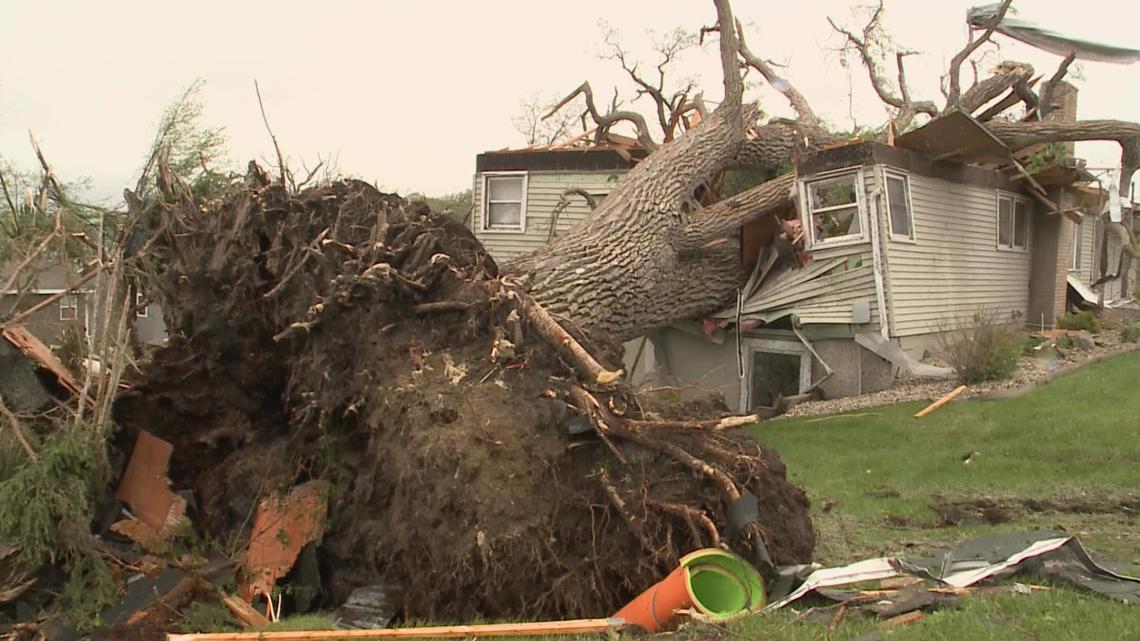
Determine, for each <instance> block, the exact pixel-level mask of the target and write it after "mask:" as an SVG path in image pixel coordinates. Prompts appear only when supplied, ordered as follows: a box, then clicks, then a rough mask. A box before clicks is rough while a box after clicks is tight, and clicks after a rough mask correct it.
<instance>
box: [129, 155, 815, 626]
mask: <svg viewBox="0 0 1140 641" xmlns="http://www.w3.org/2000/svg"><path fill="white" fill-rule="evenodd" d="M162 187H163V190H162V191H163V196H162V200H161V201H160V202H155V203H150V204H149V206H148V208H147V209H146V212H145V215H144V216H143V220H144V221H145V222H146V225H147V227H148V229H149V231H150V233H151V234H153V242H152V243H151V244H150V245H149V246H148V249H147V251H148V252H149V254H150V256H149V258H150V259H151V260H150V262H151V263H152V264H154V265H156V266H157V268H156V270H155V283H154V285H155V286H156V287H157V288H158V290H159V291H160V292H162V296H161V298H162V302H163V303H164V306H165V308H166V313H167V314H168V319H169V324H170V327H171V329H172V334H173V338H172V344H171V345H170V347H168V348H166V349H165V350H164V351H163V352H161V353H159V354H158V355H157V356H156V357H155V359H154V361H153V363H152V364H151V365H150V366H149V368H148V370H147V378H146V380H145V381H144V382H142V383H141V384H140V385H139V386H137V387H136V389H135V390H133V391H132V392H129V393H128V394H126V395H124V396H123V398H122V399H121V401H120V403H119V406H118V415H119V418H120V420H121V421H123V422H124V423H125V424H127V425H129V426H130V427H131V430H130V432H134V431H136V430H137V429H140V428H146V429H150V430H152V431H154V432H156V433H158V434H159V435H160V436H162V437H163V438H166V439H168V440H171V441H172V442H173V443H174V444H175V448H176V449H175V460H174V462H173V468H172V472H171V475H172V478H173V479H174V482H175V484H176V485H178V484H180V485H181V486H184V487H187V488H190V489H193V490H194V492H195V498H196V502H197V505H198V512H197V514H196V515H195V523H196V525H197V527H198V528H199V529H201V530H202V531H203V532H204V533H206V534H209V535H211V536H213V537H217V538H219V539H223V540H233V539H235V538H237V539H238V540H240V537H241V536H248V523H249V514H250V512H251V511H252V510H253V509H254V505H255V503H256V500H257V498H258V497H259V496H261V495H264V494H265V493H267V492H272V491H278V490H281V489H283V488H288V487H289V486H291V485H294V484H296V483H298V482H301V481H304V480H308V479H310V478H323V479H326V480H329V481H331V482H332V483H333V487H334V488H335V489H334V492H333V495H332V497H331V502H330V515H329V520H328V527H327V533H326V534H325V538H324V540H323V541H322V543H321V545H320V548H319V559H320V568H321V570H322V582H321V584H322V590H323V594H322V596H321V600H322V601H323V602H324V603H326V604H329V605H335V604H337V603H339V602H340V601H341V600H343V599H344V598H345V597H346V596H347V594H348V592H349V591H350V590H351V589H352V588H354V587H356V586H359V585H363V584H367V583H376V582H380V581H384V582H389V583H397V584H399V585H400V586H401V590H400V591H399V594H400V595H401V597H402V606H403V614H404V615H405V616H406V617H411V618H430V619H437V620H439V619H468V618H470V617H472V616H476V615H478V616H484V617H512V618H517V617H576V616H603V615H607V614H609V613H611V612H613V611H614V610H616V609H617V608H618V607H619V606H620V605H622V604H623V603H624V602H625V601H626V600H627V599H629V598H631V597H632V596H634V595H636V594H637V593H638V592H640V591H641V590H643V589H645V588H646V587H647V586H649V585H650V584H652V583H654V582H655V581H657V580H659V579H660V578H661V576H662V575H663V574H664V573H665V572H667V571H668V570H669V569H671V567H673V566H675V564H676V562H677V559H678V558H679V556H681V555H682V554H684V553H685V552H688V551H690V550H692V549H694V548H697V547H704V546H709V545H713V544H714V543H716V542H717V540H718V539H721V538H722V537H723V538H724V539H725V541H726V542H727V543H729V544H730V545H731V546H732V547H733V548H734V549H736V550H737V551H738V552H740V553H742V554H745V555H749V556H750V555H751V552H750V548H749V541H748V540H747V537H746V536H736V537H735V538H733V537H729V536H728V534H727V529H728V528H727V524H726V522H725V515H726V511H727V506H728V503H729V502H730V501H731V500H732V499H733V493H734V492H735V493H736V494H739V493H741V492H751V493H752V494H754V495H755V496H757V497H758V499H759V504H760V520H759V522H758V523H756V524H753V526H751V527H752V529H751V530H750V531H752V532H759V534H760V536H762V538H763V539H764V540H765V541H766V542H767V545H768V549H769V550H770V552H771V554H772V557H773V559H774V560H775V561H776V562H778V563H779V562H799V561H806V560H808V559H810V556H811V551H812V548H813V545H814V535H813V532H812V528H811V523H810V520H809V516H808V504H807V499H806V497H805V496H804V494H803V492H802V491H801V490H799V489H798V488H795V487H794V486H792V485H791V484H789V483H788V482H787V480H786V478H785V472H784V467H783V464H782V463H781V462H780V460H779V458H778V456H777V455H776V454H775V452H773V451H772V450H769V449H766V448H763V447H761V446H760V445H759V444H758V443H757V442H756V441H755V440H754V439H752V438H751V437H749V436H748V435H747V434H745V433H742V432H739V431H737V432H714V431H702V430H698V429H692V427H693V426H689V428H686V427H682V426H680V425H678V424H676V423H664V422H660V421H659V422H650V421H649V420H648V419H655V418H659V417H655V416H652V415H643V414H642V413H641V412H640V410H638V409H637V408H638V407H639V403H638V401H637V399H636V397H635V396H634V395H633V393H632V392H630V391H629V390H625V389H621V388H616V389H615V388H610V389H601V388H597V387H594V386H590V385H583V386H580V383H579V382H578V379H577V377H576V376H575V373H574V370H573V369H572V368H571V367H570V366H568V364H567V363H566V362H564V361H563V359H562V358H561V357H560V356H559V352H558V350H556V349H554V348H553V347H552V346H551V344H550V342H549V341H547V340H544V339H543V338H542V337H541V336H540V335H539V334H538V333H537V332H536V331H532V327H531V325H530V324H528V323H527V320H526V318H527V317H526V314H525V313H524V311H523V307H522V304H521V302H522V300H523V298H524V297H525V293H523V292H522V291H521V290H520V289H517V287H516V286H515V285H514V284H513V283H511V282H510V279H509V278H499V275H498V274H497V268H496V266H495V264H494V262H493V261H492V260H491V259H490V258H489V257H488V256H487V255H486V253H485V251H484V250H483V248H482V246H481V245H480V244H479V242H478V241H477V240H476V239H475V238H474V237H473V236H472V235H471V233H470V232H469V231H468V230H467V229H466V228H464V227H463V226H462V225H461V224H460V223H458V222H456V221H454V220H453V219H450V218H448V217H446V216H441V215H436V214H432V213H431V212H430V211H428V210H427V209H426V208H425V207H423V206H417V205H411V204H409V203H407V202H404V201H402V200H401V199H399V198H398V197H396V196H391V195H386V194H381V193H379V192H377V191H376V190H374V189H373V188H372V187H370V186H369V185H367V184H365V183H362V182H356V181H346V182H339V183H335V184H332V185H328V186H325V187H321V188H316V189H311V190H308V191H305V192H303V193H300V194H289V193H288V192H287V191H286V190H285V189H284V188H283V186H281V185H280V184H277V183H274V182H271V181H270V180H269V179H268V178H267V177H266V176H265V175H264V174H262V172H261V171H260V170H259V169H257V168H256V166H252V165H251V170H250V172H249V175H248V177H247V179H246V184H245V185H244V186H243V187H242V188H240V189H235V190H234V191H233V193H231V194H230V195H229V196H228V197H226V198H225V199H224V200H222V201H220V202H215V203H210V204H207V205H203V206H200V205H199V204H197V203H194V202H193V200H192V199H191V198H190V196H189V193H188V192H186V191H185V189H184V188H183V187H182V186H181V185H180V184H178V183H177V182H176V181H173V180H169V179H165V175H164V180H163V181H162ZM579 338H582V337H580V336H579ZM590 346H591V349H592V351H593V352H594V354H595V355H599V354H601V353H602V351H603V350H609V351H610V352H613V351H614V349H613V348H612V347H607V346H605V344H604V343H602V342H601V341H599V340H594V341H592V342H591V343H590ZM602 360H605V359H604V358H603V359H602ZM671 418H672V417H671ZM697 418H709V417H697ZM600 431H604V432H603V434H602V435H601V437H600V436H599V432H600ZM127 436H130V434H128V435H127ZM603 437H604V438H603ZM702 465H703V466H705V467H702ZM243 528H244V531H243Z"/></svg>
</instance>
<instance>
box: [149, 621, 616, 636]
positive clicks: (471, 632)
mask: <svg viewBox="0 0 1140 641" xmlns="http://www.w3.org/2000/svg"><path fill="white" fill-rule="evenodd" d="M623 625H625V621H624V620H622V619H615V618H609V619H577V620H572V621H536V622H531V623H487V624H480V625H448V626H437V627H423V628H387V629H382V630H309V631H300V630H299V631H280V632H213V633H207V634H168V635H166V641H319V640H321V639H467V638H480V637H541V636H552V635H570V634H575V635H578V634H592V633H599V632H606V631H608V630H617V629H618V628H620V627H622V626H623Z"/></svg>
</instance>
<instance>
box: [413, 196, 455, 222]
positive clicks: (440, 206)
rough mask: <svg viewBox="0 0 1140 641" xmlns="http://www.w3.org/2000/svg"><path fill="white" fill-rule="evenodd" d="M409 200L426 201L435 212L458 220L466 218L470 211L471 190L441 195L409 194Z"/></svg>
mask: <svg viewBox="0 0 1140 641" xmlns="http://www.w3.org/2000/svg"><path fill="white" fill-rule="evenodd" d="M408 199H409V200H413V201H418V202H423V203H426V204H427V206H428V207H430V208H431V210H432V211H434V212H436V213H437V214H447V215H448V216H451V217H452V218H454V219H456V220H458V221H461V222H462V221H464V220H467V215H468V212H470V211H471V190H470V189H465V190H463V191H457V192H455V193H453V194H444V195H442V196H426V195H424V194H409V195H408Z"/></svg>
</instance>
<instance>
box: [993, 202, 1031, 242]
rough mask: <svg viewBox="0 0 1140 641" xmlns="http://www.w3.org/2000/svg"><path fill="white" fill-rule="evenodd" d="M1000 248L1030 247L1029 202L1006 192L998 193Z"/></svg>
mask: <svg viewBox="0 0 1140 641" xmlns="http://www.w3.org/2000/svg"><path fill="white" fill-rule="evenodd" d="M997 205H998V207H997V209H998V217H997V223H998V231H997V235H998V248H999V249H1022V250H1024V249H1026V248H1027V247H1029V202H1028V201H1026V200H1025V199H1024V198H1016V197H1014V196H1007V195H1005V194H1000V195H998V201H997Z"/></svg>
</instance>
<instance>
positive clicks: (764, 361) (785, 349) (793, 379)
mask: <svg viewBox="0 0 1140 641" xmlns="http://www.w3.org/2000/svg"><path fill="white" fill-rule="evenodd" d="M746 363H747V367H748V372H747V376H745V380H744V381H742V384H743V385H742V387H743V389H741V399H742V400H743V401H744V403H743V405H744V407H742V408H741V409H742V410H743V411H745V412H751V411H753V410H755V409H758V408H772V407H775V406H776V404H777V402H778V401H779V400H780V399H781V398H787V397H789V396H794V395H796V394H799V393H801V392H803V391H804V390H806V389H807V388H808V387H810V386H811V355H810V354H809V353H808V352H807V350H805V349H804V348H803V346H802V345H800V344H798V343H791V342H787V341H780V340H753V341H752V342H751V344H750V345H749V348H748V360H747V361H746Z"/></svg>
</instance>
